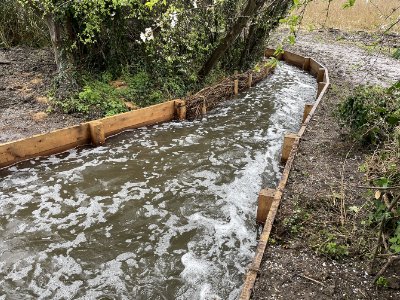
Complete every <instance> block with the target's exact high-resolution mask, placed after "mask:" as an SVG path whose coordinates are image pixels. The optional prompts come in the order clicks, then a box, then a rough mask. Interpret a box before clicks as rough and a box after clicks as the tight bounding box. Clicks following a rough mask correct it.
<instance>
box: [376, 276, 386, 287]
mask: <svg viewBox="0 0 400 300" xmlns="http://www.w3.org/2000/svg"><path fill="white" fill-rule="evenodd" d="M376 285H377V286H380V287H387V286H388V280H387V279H386V277H384V276H380V277H379V278H378V279H377V280H376Z"/></svg>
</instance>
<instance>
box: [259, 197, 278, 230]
mask: <svg viewBox="0 0 400 300" xmlns="http://www.w3.org/2000/svg"><path fill="white" fill-rule="evenodd" d="M274 196H275V190H273V189H263V190H261V191H260V193H259V194H258V207H257V223H259V224H264V223H265V220H267V217H268V213H269V210H270V209H271V205H272V202H274Z"/></svg>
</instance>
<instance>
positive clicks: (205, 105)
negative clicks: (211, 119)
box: [201, 99, 207, 116]
mask: <svg viewBox="0 0 400 300" xmlns="http://www.w3.org/2000/svg"><path fill="white" fill-rule="evenodd" d="M201 114H202V115H203V116H204V115H205V114H207V104H206V99H204V100H203V105H202V107H201Z"/></svg>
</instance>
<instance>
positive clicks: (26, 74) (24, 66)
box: [0, 48, 82, 143]
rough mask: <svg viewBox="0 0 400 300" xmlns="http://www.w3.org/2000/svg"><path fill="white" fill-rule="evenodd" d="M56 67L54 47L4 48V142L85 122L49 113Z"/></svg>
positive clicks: (0, 124) (0, 96) (0, 127)
mask: <svg viewBox="0 0 400 300" xmlns="http://www.w3.org/2000/svg"><path fill="white" fill-rule="evenodd" d="M55 71H56V66H55V63H54V56H53V53H52V52H51V50H50V49H31V48H12V49H0V143H4V142H7V141H11V140H17V139H20V138H25V137H29V136H32V135H35V134H39V133H44V132H49V131H52V130H55V129H59V128H64V127H67V126H71V125H75V124H79V123H80V122H82V119H81V118H77V117H73V116H71V115H66V114H62V113H51V114H47V113H46V110H47V108H48V98H47V94H48V91H49V90H50V89H51V82H52V79H53V77H54V74H55Z"/></svg>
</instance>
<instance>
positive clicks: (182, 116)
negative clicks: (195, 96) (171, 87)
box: [174, 99, 186, 121]
mask: <svg viewBox="0 0 400 300" xmlns="http://www.w3.org/2000/svg"><path fill="white" fill-rule="evenodd" d="M174 101H175V115H176V118H177V119H178V120H179V121H183V120H186V101H185V100H180V99H177V100H174Z"/></svg>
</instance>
